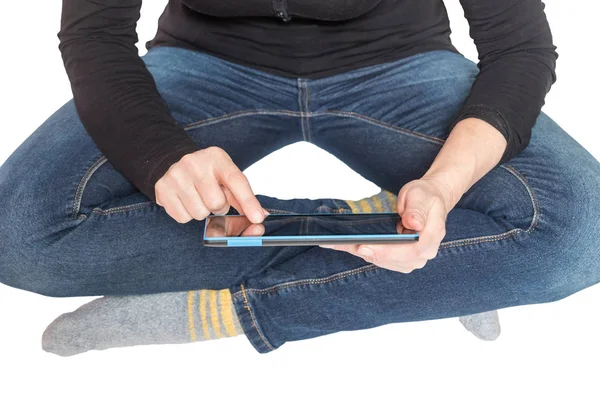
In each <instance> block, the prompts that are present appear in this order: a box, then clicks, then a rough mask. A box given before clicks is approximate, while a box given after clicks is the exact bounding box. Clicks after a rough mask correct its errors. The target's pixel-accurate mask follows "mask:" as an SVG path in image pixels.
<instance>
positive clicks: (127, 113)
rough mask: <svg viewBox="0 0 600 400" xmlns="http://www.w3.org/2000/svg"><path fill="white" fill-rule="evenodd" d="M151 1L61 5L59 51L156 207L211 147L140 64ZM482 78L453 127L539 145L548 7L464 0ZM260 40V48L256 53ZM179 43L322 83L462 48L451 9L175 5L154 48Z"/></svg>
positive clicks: (226, 0)
mask: <svg viewBox="0 0 600 400" xmlns="http://www.w3.org/2000/svg"><path fill="white" fill-rule="evenodd" d="M141 3H142V0H63V7H62V16H61V26H60V31H59V32H58V38H59V40H60V44H59V49H60V51H61V54H62V58H63V61H64V65H65V69H66V72H67V75H68V78H69V81H70V83H71V88H72V91H73V99H74V102H75V106H76V109H77V112H78V115H79V117H80V119H81V121H82V123H83V125H84V127H85V128H86V130H87V132H88V134H89V135H90V136H91V137H92V139H93V140H94V142H95V143H96V145H97V146H98V148H99V149H100V150H101V151H102V152H103V153H104V155H105V156H106V157H107V159H108V160H109V161H110V162H111V164H112V165H113V166H114V167H115V168H116V169H117V170H119V172H121V173H122V174H123V176H125V177H126V178H127V179H128V180H130V181H131V182H132V183H133V184H134V186H136V187H137V188H138V189H139V190H140V191H141V192H142V193H144V194H145V195H146V196H147V197H149V198H150V199H151V200H153V201H156V198H155V192H154V184H155V183H156V181H158V179H160V178H161V177H162V176H163V174H164V173H165V172H166V171H167V169H168V168H169V167H170V166H171V165H172V164H174V163H175V162H177V161H178V160H179V159H180V158H181V157H182V156H184V155H185V154H187V153H191V152H194V151H197V150H200V149H201V148H202V144H197V143H195V142H194V141H193V140H192V139H191V138H190V137H189V136H188V135H187V133H186V132H185V131H184V129H183V127H182V126H181V125H179V124H178V123H177V122H176V121H175V119H174V118H173V117H172V116H171V114H170V113H169V110H168V107H167V105H166V103H165V102H164V100H163V98H162V97H161V96H160V94H159V93H158V91H157V88H156V85H155V82H154V80H153V78H152V75H151V74H150V73H149V72H148V70H147V68H146V67H145V64H144V63H143V61H142V60H141V58H140V57H139V55H138V50H137V47H136V46H135V44H136V43H137V41H138V37H137V33H136V24H137V21H138V19H139V17H140V8H141ZM461 4H462V6H463V9H464V13H465V17H466V18H467V20H468V22H469V25H470V34H471V37H472V38H473V39H474V41H475V45H476V47H477V50H478V53H479V64H478V66H479V69H480V72H479V74H478V76H477V78H476V80H475V83H474V84H473V87H472V88H471V92H470V94H469V96H468V98H467V100H466V102H465V104H464V105H463V107H462V109H461V111H460V112H459V113H458V115H457V116H456V119H455V123H457V122H458V121H460V120H462V119H465V118H468V117H475V118H479V119H482V120H484V121H486V122H488V123H490V124H491V125H493V126H494V127H495V128H496V129H498V130H499V131H500V132H501V133H502V135H504V137H505V138H506V140H507V143H508V145H507V147H506V151H505V152H504V154H503V155H502V158H501V160H500V163H503V162H506V161H508V160H510V159H511V158H512V157H514V156H515V155H517V154H518V153H519V152H521V151H522V150H523V149H524V148H525V147H526V146H527V145H528V143H529V138H530V136H531V129H532V127H533V125H534V123H535V120H536V118H537V117H538V115H539V113H540V111H541V108H542V106H543V104H544V97H545V95H546V93H547V92H548V91H549V89H550V86H551V85H552V84H553V83H554V81H555V80H556V76H555V64H556V58H557V54H556V47H555V46H554V45H553V43H552V35H551V32H550V28H549V26H548V22H547V19H546V16H545V13H544V4H543V3H542V2H541V0H461ZM249 43H251V45H249ZM162 45H169V46H178V47H184V48H189V49H195V50H200V51H204V52H208V53H210V54H212V55H215V56H218V57H222V58H224V59H227V60H229V61H233V62H238V63H240V64H244V65H248V66H252V67H255V68H259V69H262V70H265V71H268V72H271V73H275V74H280V75H282V76H287V77H303V78H319V77H324V76H328V75H332V74H337V73H341V72H344V71H348V70H351V69H354V68H358V67H364V66H368V65H373V64H377V63H381V62H387V61H392V60H395V59H399V58H402V57H407V56H410V55H414V54H416V53H420V52H424V51H429V50H435V49H446V50H451V51H457V50H456V49H455V48H454V46H453V45H452V43H451V41H450V28H449V21H448V16H447V13H446V9H445V7H444V5H443V2H442V0H326V1H323V0H169V3H168V5H167V6H166V8H165V10H164V12H163V13H162V15H161V16H160V19H159V22H158V31H157V33H156V35H155V37H154V38H153V39H152V40H150V41H148V42H146V44H145V46H146V48H147V49H150V48H151V47H153V46H162Z"/></svg>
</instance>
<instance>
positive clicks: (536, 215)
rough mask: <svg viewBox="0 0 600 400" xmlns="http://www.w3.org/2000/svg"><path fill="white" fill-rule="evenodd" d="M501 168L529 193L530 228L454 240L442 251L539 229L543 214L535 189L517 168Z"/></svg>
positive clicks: (502, 166)
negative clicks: (531, 211)
mask: <svg viewBox="0 0 600 400" xmlns="http://www.w3.org/2000/svg"><path fill="white" fill-rule="evenodd" d="M500 168H504V169H505V170H507V171H508V172H509V173H511V174H512V175H513V176H514V177H515V178H517V179H518V180H519V181H520V182H521V184H523V186H525V190H527V193H528V194H529V198H530V200H531V203H532V206H533V216H532V218H531V223H530V224H529V227H528V228H527V229H521V228H515V229H512V230H510V231H507V232H504V233H499V234H497V235H488V236H478V237H474V238H467V239H458V240H452V241H449V242H442V243H441V244H440V250H441V249H447V248H452V247H459V246H466V245H470V244H478V243H485V242H495V241H499V240H504V239H508V238H510V237H513V236H516V234H517V233H520V232H524V233H531V232H533V230H534V229H535V228H536V227H537V224H538V221H539V220H540V217H541V215H542V212H541V207H540V204H539V201H538V199H537V196H536V195H535V193H534V191H533V188H532V187H531V185H530V184H529V182H528V181H527V179H526V178H525V176H524V175H523V174H522V173H521V172H519V171H518V170H517V169H516V168H515V167H513V166H512V165H507V164H502V165H500Z"/></svg>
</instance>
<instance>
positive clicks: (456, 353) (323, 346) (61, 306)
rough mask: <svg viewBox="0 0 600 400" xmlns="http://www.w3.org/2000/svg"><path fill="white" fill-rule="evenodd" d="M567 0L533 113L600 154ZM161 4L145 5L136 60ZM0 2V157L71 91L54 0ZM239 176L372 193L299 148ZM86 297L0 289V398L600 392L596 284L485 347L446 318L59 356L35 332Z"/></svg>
mask: <svg viewBox="0 0 600 400" xmlns="http://www.w3.org/2000/svg"><path fill="white" fill-rule="evenodd" d="M499 1H500V0H499ZM578 3H579V2H565V1H558V0H548V1H546V4H547V8H546V12H547V15H548V18H549V21H550V25H551V27H552V31H553V35H554V39H555V44H556V45H557V46H558V53H559V55H560V57H559V60H558V69H557V73H558V81H557V83H556V84H555V85H554V86H553V88H552V90H551V92H550V93H549V95H548V96H547V98H546V106H545V108H544V111H545V112H547V113H548V114H549V115H550V116H551V117H552V118H554V120H555V121H557V122H558V123H559V124H560V125H561V126H562V127H563V128H565V129H566V130H567V131H568V132H569V133H570V134H571V135H572V136H573V137H574V138H575V139H576V140H577V141H579V142H580V143H581V144H582V145H583V146H584V147H585V148H587V149H588V150H589V151H590V152H591V153H592V154H594V155H595V157H596V158H597V159H600V139H599V136H598V128H597V126H598V125H597V120H598V109H597V106H598V105H599V104H598V100H597V98H598V93H600V84H599V80H598V77H597V75H596V74H597V66H595V65H594V64H593V63H592V62H591V61H590V58H591V57H592V56H593V54H594V52H595V50H596V49H597V47H598V45H597V40H598V36H599V35H598V33H597V30H596V29H597V23H598V22H597V14H595V13H593V12H591V10H588V12H587V13H584V12H582V10H581V8H582V7H581V6H580V5H577V4H578ZM165 4H166V1H165V0H163V1H155V2H149V1H147V2H146V3H145V4H144V6H143V9H142V19H141V20H140V22H139V24H138V33H139V37H140V41H139V42H138V47H139V49H140V55H142V54H145V52H146V50H145V49H144V47H143V44H144V43H145V41H146V40H149V39H151V38H152V37H153V35H154V33H155V29H156V24H157V19H158V16H159V15H160V13H161V12H162V10H163V8H164V5H165ZM446 4H447V7H448V9H449V13H450V17H451V20H452V28H453V32H454V33H453V36H452V39H453V41H454V43H455V45H456V46H457V47H458V48H459V50H461V51H462V52H463V53H464V54H465V55H466V56H468V57H469V58H471V59H473V60H476V58H477V53H476V50H475V47H474V45H473V43H472V41H471V39H470V38H469V36H468V26H467V23H466V21H465V20H464V18H463V15H462V9H461V8H460V6H459V4H458V1H449V0H447V1H446ZM587 4H592V2H590V3H587ZM0 7H1V8H0V10H1V11H0V15H2V16H3V18H2V24H0V37H2V39H3V40H2V42H3V43H2V52H1V55H0V57H1V62H0V80H1V82H2V86H1V88H2V89H1V99H2V100H1V101H2V107H1V108H0V112H1V121H2V125H1V128H0V164H1V163H2V162H4V160H6V159H7V158H8V156H9V155H10V154H11V153H12V151H14V150H15V149H16V148H17V147H18V146H19V144H21V143H22V142H23V141H24V140H25V138H26V137H27V136H28V135H30V134H31V133H32V132H33V131H34V130H35V129H36V128H37V127H38V126H39V125H40V124H41V123H42V122H43V121H45V120H46V119H47V118H48V117H49V116H50V115H51V114H52V113H53V112H54V111H56V110H57V109H58V108H59V107H60V106H62V105H63V104H64V103H65V102H66V101H67V100H69V99H70V98H71V97H72V94H71V90H70V86H69V82H68V80H67V76H66V74H65V72H64V69H63V65H62V60H61V57H60V53H59V51H58V47H57V45H58V39H57V37H56V33H57V32H58V29H59V22H60V2H59V1H57V0H54V1H41V0H38V1H28V2H25V1H23V2H3V5H2V6H0ZM586 7H587V6H586ZM306 157H311V159H312V160H314V161H315V162H313V163H310V164H309V165H307V164H305V163H303V164H302V165H303V167H302V169H296V168H295V166H296V161H297V160H299V159H300V158H306ZM245 172H246V173H247V176H248V177H249V179H250V182H251V184H252V187H253V189H254V190H255V192H256V193H262V194H267V195H271V196H276V197H279V198H293V197H310V198H319V197H335V198H345V199H355V200H356V199H359V198H362V197H365V196H369V195H371V194H374V193H376V192H377V191H378V190H379V189H378V187H377V186H375V185H374V184H372V183H371V182H368V181H366V180H365V179H364V178H362V177H361V176H359V175H357V174H356V173H354V172H353V171H352V170H350V169H349V168H348V167H347V166H346V165H344V164H342V163H341V162H340V161H339V160H337V159H335V158H334V157H333V156H331V155H329V154H328V153H325V152H324V151H321V150H319V149H318V148H316V147H314V146H313V145H310V144H304V143H302V144H295V145H292V146H288V147H287V148H284V149H282V150H280V151H278V152H276V153H273V154H272V155H270V156H268V157H266V158H265V159H263V160H261V161H259V162H258V163H256V164H255V165H253V166H251V167H250V168H248V169H247V170H246V171H245ZM0 201H1V197H0ZM0 268H1V266H0ZM93 298H94V297H78V298H51V297H45V296H41V295H38V294H34V293H30V292H26V291H23V290H17V289H13V288H10V287H7V286H5V285H1V284H0V324H1V326H0V399H25V398H34V396H39V395H45V396H46V397H48V396H49V395H50V397H52V395H58V396H60V397H61V398H63V399H79V398H87V399H125V398H128V399H131V398H133V399H137V398H142V397H145V398H151V399H153V398H169V399H170V398H180V397H182V396H183V397H187V398H205V399H206V398H209V397H216V396H219V397H220V398H226V399H233V398H244V399H247V398H251V399H254V398H261V399H270V398H277V399H284V398H285V399H287V398H306V397H307V396H310V397H311V398H312V397H315V398H317V399H320V398H326V397H329V396H335V397H334V398H342V397H345V398H350V399H355V398H371V397H374V396H385V397H386V398H409V399H412V398H433V396H436V397H438V396H440V397H442V396H443V397H450V398H454V397H457V398H459V397H460V398H466V399H480V398H485V399H495V398H507V397H508V396H510V398H517V399H521V398H527V397H530V396H531V397H532V398H570V399H584V398H598V393H597V391H598V390H597V389H596V388H597V385H596V383H595V382H596V380H597V378H598V375H597V372H598V371H597V362H598V360H599V356H600V346H599V345H598V338H599V337H600V313H599V312H598V309H597V307H596V305H597V304H598V302H599V301H600V287H597V286H594V287H592V288H588V289H586V290H583V291H581V292H578V293H576V294H574V295H572V296H569V297H568V298H566V299H563V300H561V301H558V302H554V303H550V304H540V305H530V306H521V307H515V308H510V309H503V310H501V311H500V318H501V322H502V329H503V331H502V334H501V335H500V338H499V339H498V340H497V341H495V342H483V341H479V340H478V339H476V338H475V337H474V336H472V335H471V334H470V333H468V332H467V331H465V330H464V329H463V327H462V326H461V325H460V323H459V322H458V320H457V319H454V318H453V319H445V320H435V321H425V322H418V323H405V324H393V325H387V326H382V327H378V328H374V329H369V330H363V331H355V332H340V333H336V334H332V335H327V336H323V337H319V338H316V339H311V340H305V341H299V342H290V343H286V344H285V345H284V346H282V347H281V348H280V349H278V350H276V351H275V352H272V353H270V354H268V355H260V354H258V353H257V352H256V351H255V350H254V348H253V347H252V346H251V345H250V344H249V343H248V341H247V339H246V338H245V337H244V336H238V337H235V338H228V339H222V340H217V341H212V342H205V343H192V344H184V345H155V346H136V347H129V348H119V349H110V350H106V351H94V352H88V353H85V354H82V355H78V356H75V357H70V358H62V357H59V356H55V355H53V354H49V353H45V352H44V351H43V350H42V349H41V344H40V339H41V334H42V332H43V330H44V329H45V327H46V326H47V325H48V324H49V323H50V322H51V321H52V320H53V319H54V318H56V317H57V316H58V315H59V314H61V313H64V312H68V311H72V310H73V309H75V308H77V307H78V306H80V305H81V304H83V303H86V302H88V301H90V300H92V299H93Z"/></svg>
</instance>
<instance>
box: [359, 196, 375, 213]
mask: <svg viewBox="0 0 600 400" xmlns="http://www.w3.org/2000/svg"><path fill="white" fill-rule="evenodd" d="M358 204H359V205H360V209H361V210H362V211H363V212H367V213H370V212H371V211H373V209H372V208H371V205H370V204H369V199H362V200H361V201H359V202H358Z"/></svg>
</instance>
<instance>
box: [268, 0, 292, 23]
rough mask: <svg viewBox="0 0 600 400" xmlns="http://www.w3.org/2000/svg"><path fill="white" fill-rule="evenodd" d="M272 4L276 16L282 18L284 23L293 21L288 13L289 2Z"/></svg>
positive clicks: (283, 0) (275, 0) (281, 0)
mask: <svg viewBox="0 0 600 400" xmlns="http://www.w3.org/2000/svg"><path fill="white" fill-rule="evenodd" d="M272 2H273V10H275V15H277V16H278V17H279V18H281V19H282V20H283V21H284V22H288V21H289V20H291V19H292V17H290V15H289V14H288V11H287V0H272Z"/></svg>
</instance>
